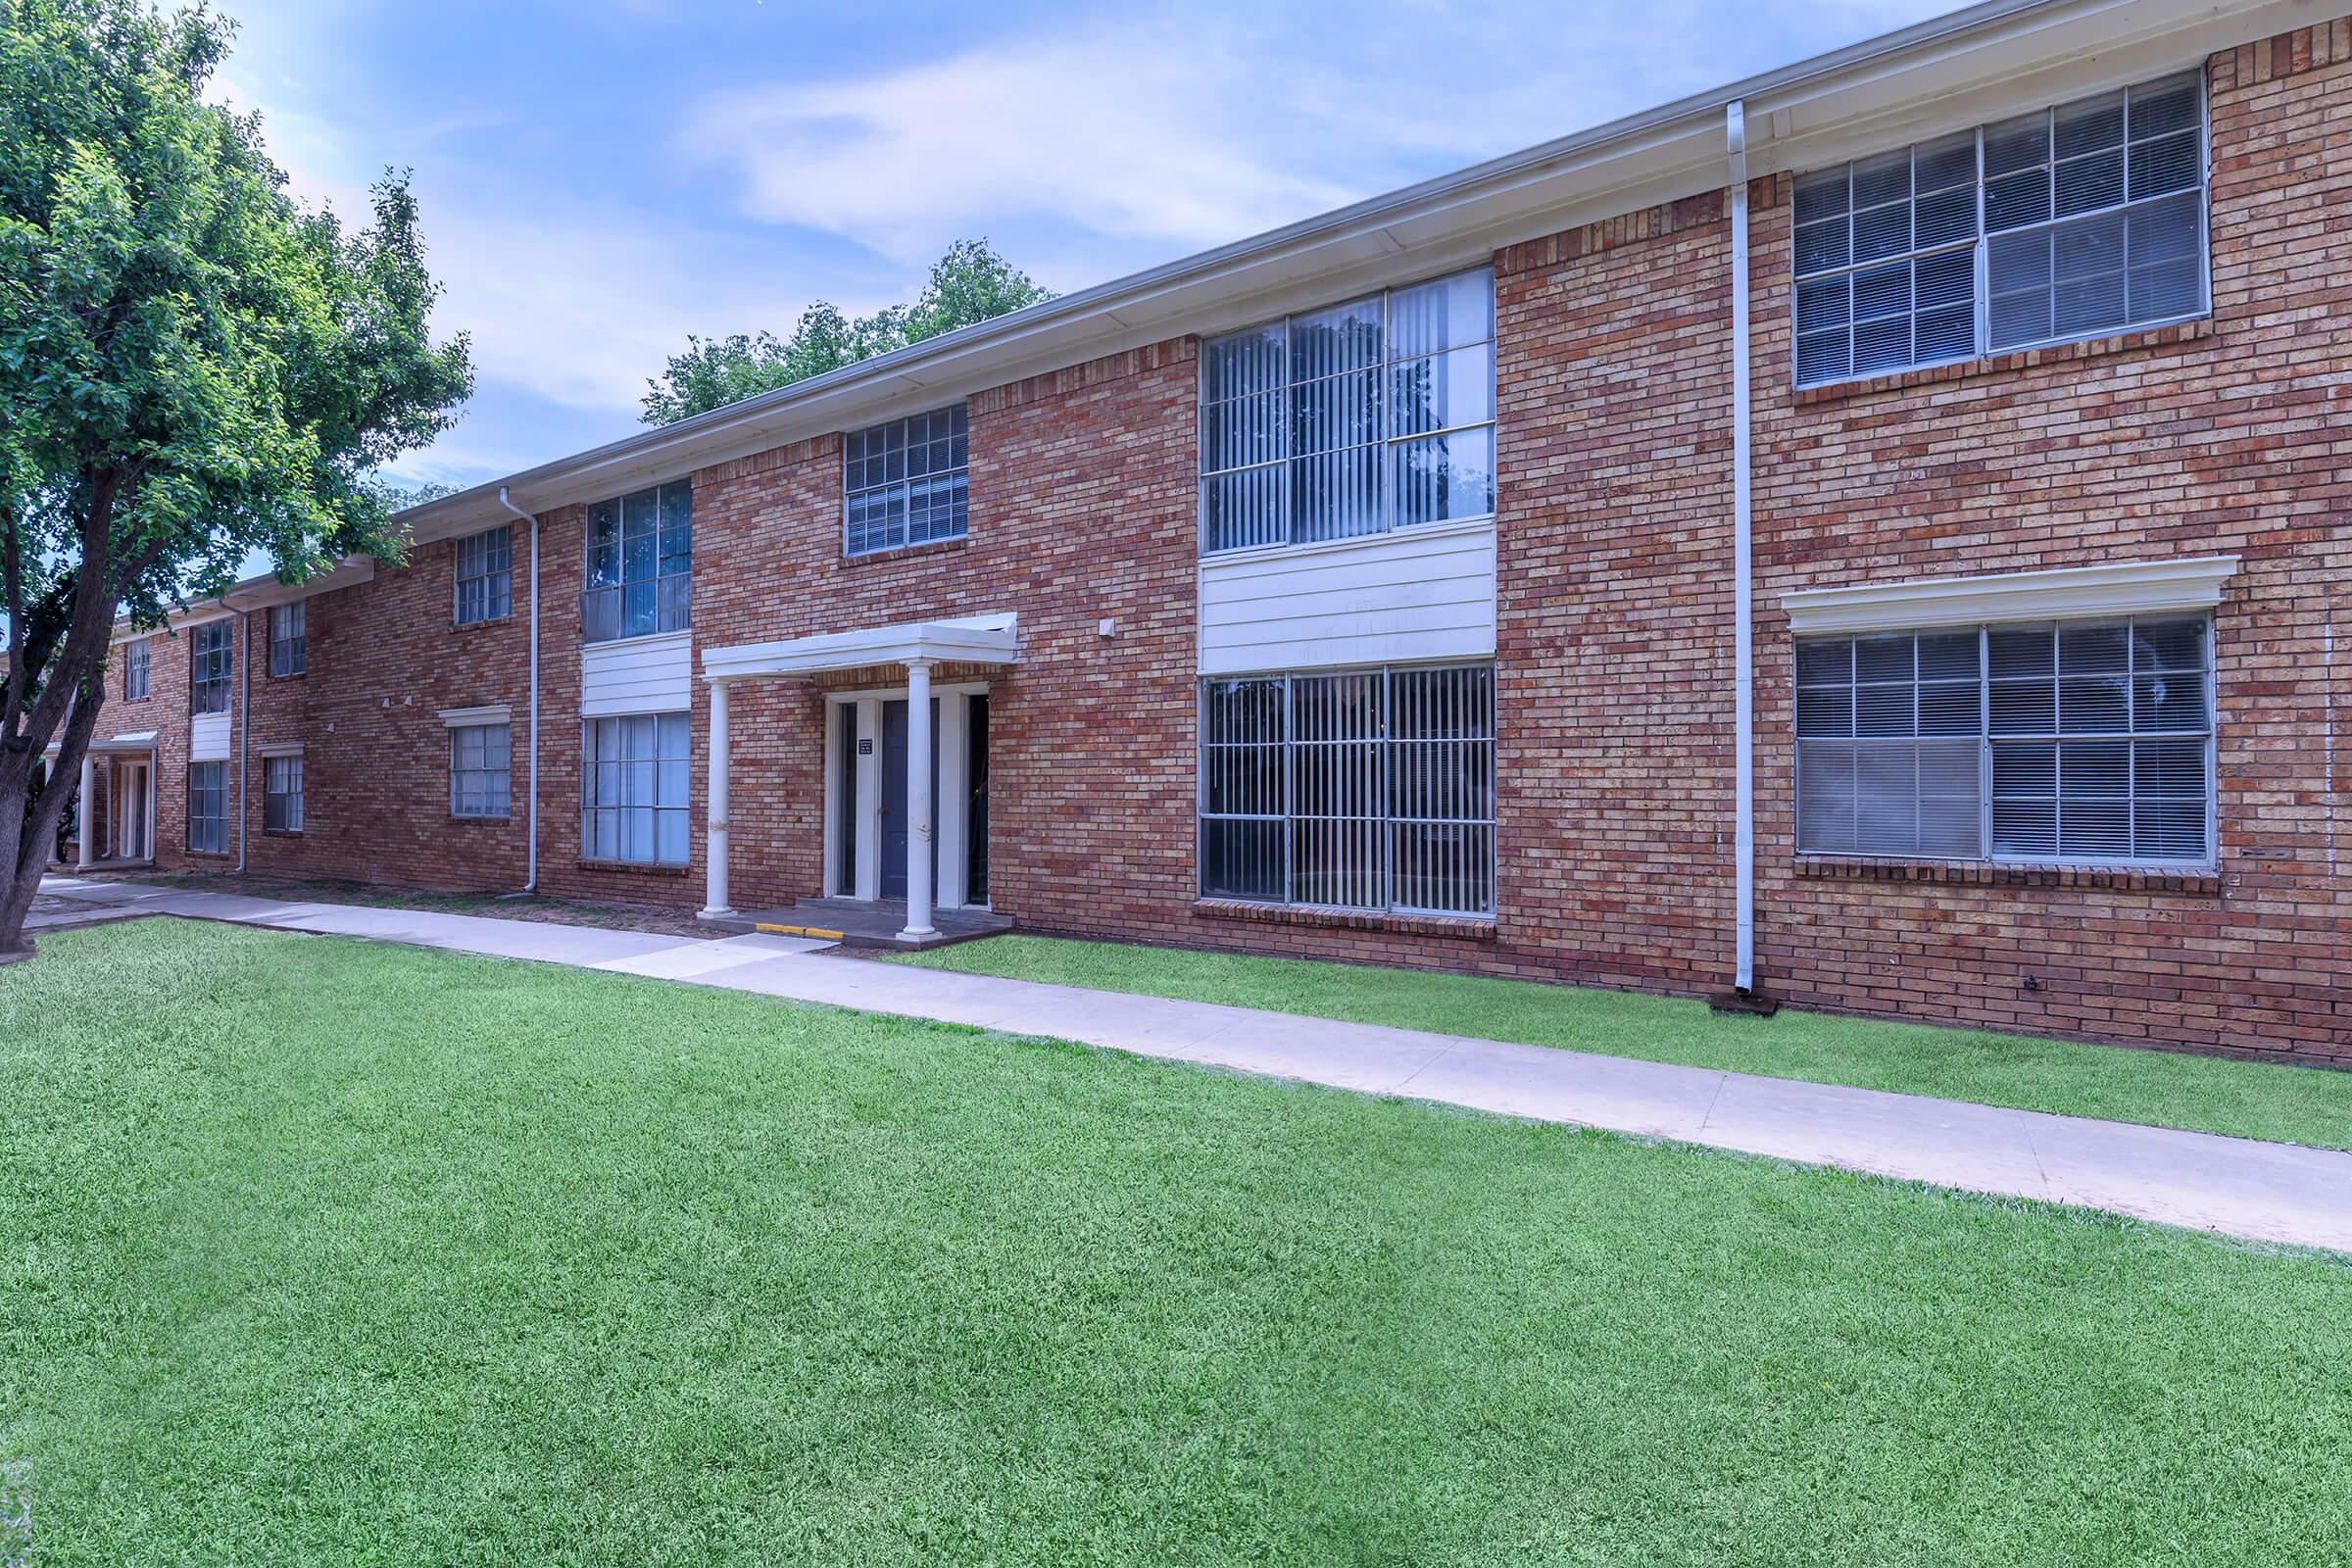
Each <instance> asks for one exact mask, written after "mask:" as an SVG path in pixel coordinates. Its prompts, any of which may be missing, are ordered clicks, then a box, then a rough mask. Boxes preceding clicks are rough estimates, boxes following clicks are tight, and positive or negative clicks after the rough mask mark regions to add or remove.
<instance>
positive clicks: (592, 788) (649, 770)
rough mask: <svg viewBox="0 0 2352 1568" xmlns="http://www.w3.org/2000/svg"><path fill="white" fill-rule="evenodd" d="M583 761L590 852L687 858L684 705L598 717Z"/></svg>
mask: <svg viewBox="0 0 2352 1568" xmlns="http://www.w3.org/2000/svg"><path fill="white" fill-rule="evenodd" d="M582 728H583V729H584V731H585V736H584V740H585V751H586V754H587V755H586V757H585V759H584V765H583V766H582V767H581V769H580V844H581V851H582V853H583V854H584V855H585V856H586V857H587V858H589V859H592V860H626V861H631V862H634V863H638V864H644V865H684V864H685V863H686V858H687V826H686V784H687V780H686V771H687V746H688V730H687V718H686V715H685V714H684V713H637V714H632V715H630V716H628V717H625V718H592V719H589V720H588V721H587V722H586V723H585V724H584V725H583V726H582Z"/></svg>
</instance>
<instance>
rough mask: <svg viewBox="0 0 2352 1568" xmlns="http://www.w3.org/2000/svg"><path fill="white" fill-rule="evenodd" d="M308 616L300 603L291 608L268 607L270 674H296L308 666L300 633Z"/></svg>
mask: <svg viewBox="0 0 2352 1568" xmlns="http://www.w3.org/2000/svg"><path fill="white" fill-rule="evenodd" d="M309 618H310V617H309V616H308V615H307V614H305V613H304V612H303V601H301V600H299V599H297V600H295V601H294V602H293V603H292V604H290V605H271V606H270V674H272V675H299V674H301V673H302V672H303V671H304V670H305V669H307V668H309V667H310V656H309V652H308V648H307V645H306V643H305V640H304V636H303V631H304V627H305V624H306V623H307V622H308V620H309Z"/></svg>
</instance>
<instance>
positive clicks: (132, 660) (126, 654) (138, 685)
mask: <svg viewBox="0 0 2352 1568" xmlns="http://www.w3.org/2000/svg"><path fill="white" fill-rule="evenodd" d="M146 700H147V639H145V638H144V637H142V638H140V639H139V640H138V641H137V642H135V643H124V644H123V701H124V702H126V703H143V702H145V701H146Z"/></svg>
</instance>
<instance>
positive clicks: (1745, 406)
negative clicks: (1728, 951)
mask: <svg viewBox="0 0 2352 1568" xmlns="http://www.w3.org/2000/svg"><path fill="white" fill-rule="evenodd" d="M1724 132H1725V140H1726V144H1727V150H1728V151H1729V152H1730V154H1731V165H1732V169H1731V174H1732V621H1733V624H1732V728H1733V745H1734V747H1735V749H1736V760H1735V763H1734V768H1735V774H1736V778H1735V782H1734V785H1733V789H1734V807H1733V811H1734V821H1735V826H1734V828H1733V834H1734V840H1733V850H1732V863H1733V872H1732V874H1733V877H1734V879H1735V893H1734V899H1735V908H1736V912H1735V914H1734V916H1733V922H1734V926H1735V929H1736V931H1737V939H1736V951H1737V956H1736V960H1735V963H1736V967H1735V971H1734V975H1733V979H1732V989H1733V990H1734V991H1735V992H1737V993H1738V994H1740V996H1742V997H1745V996H1748V995H1750V994H1751V993H1753V992H1754V990H1755V986H1756V737H1755V719H1756V712H1755V673H1756V667H1755V666H1756V650H1755V627H1754V620H1755V613H1754V603H1753V590H1752V588H1751V585H1750V583H1749V577H1750V574H1751V570H1752V567H1751V563H1750V559H1749V557H1750V547H1751V543H1752V540H1751V536H1750V523H1751V520H1752V519H1751V515H1750V509H1751V505H1752V500H1753V498H1752V496H1751V494H1750V490H1749V475H1748V464H1749V450H1748V425H1749V418H1750V414H1751V412H1752V411H1751V409H1750V407H1749V404H1750V402H1751V397H1750V388H1749V384H1748V382H1749V375H1748V324H1747V113H1746V105H1745V104H1743V103H1739V102H1735V103H1733V104H1732V105H1731V106H1730V108H1729V110H1728V111H1727V112H1726V115H1725V123H1724Z"/></svg>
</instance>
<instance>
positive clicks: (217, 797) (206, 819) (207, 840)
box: [186, 761, 229, 855]
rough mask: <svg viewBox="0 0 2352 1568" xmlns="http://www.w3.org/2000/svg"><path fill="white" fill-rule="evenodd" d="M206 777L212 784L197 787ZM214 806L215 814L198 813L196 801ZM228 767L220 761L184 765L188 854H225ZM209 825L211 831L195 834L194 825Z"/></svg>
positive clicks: (195, 828)
mask: <svg viewBox="0 0 2352 1568" xmlns="http://www.w3.org/2000/svg"><path fill="white" fill-rule="evenodd" d="M207 776H209V777H210V778H212V779H213V780H214V781H215V782H213V783H212V784H210V785H205V784H200V783H199V782H198V780H199V779H200V778H204V777H207ZM200 800H201V801H205V802H207V803H208V804H212V805H215V806H218V807H219V808H220V809H219V810H218V812H199V811H198V810H197V809H196V807H197V803H198V802H199V801H200ZM228 810H229V806H228V764H227V763H226V762H221V761H211V762H190V763H189V764H188V814H187V821H186V833H187V841H188V853H189V854H190V855H226V854H227V853H228ZM202 823H210V824H211V825H212V828H213V831H212V832H210V833H205V834H203V835H201V837H200V835H199V833H198V826H199V824H202Z"/></svg>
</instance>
